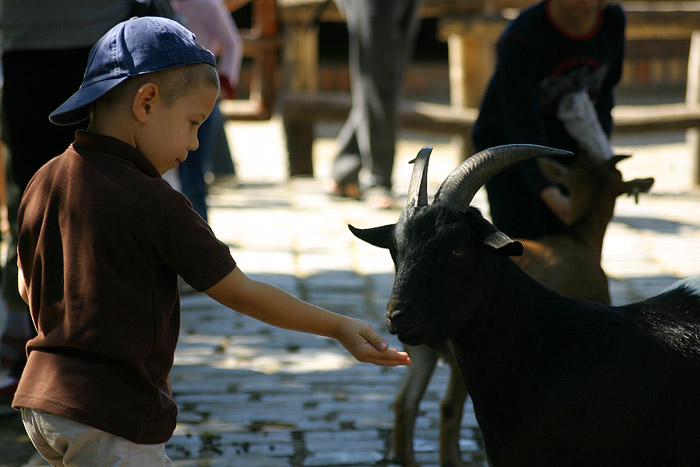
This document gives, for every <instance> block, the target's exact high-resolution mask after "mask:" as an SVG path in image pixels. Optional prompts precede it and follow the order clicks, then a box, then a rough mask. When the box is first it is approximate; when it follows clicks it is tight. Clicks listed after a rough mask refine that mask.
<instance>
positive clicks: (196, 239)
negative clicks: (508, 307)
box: [154, 197, 236, 292]
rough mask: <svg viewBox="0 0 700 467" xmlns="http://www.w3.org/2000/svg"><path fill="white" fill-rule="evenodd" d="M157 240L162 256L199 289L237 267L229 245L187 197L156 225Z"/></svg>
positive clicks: (203, 288)
mask: <svg viewBox="0 0 700 467" xmlns="http://www.w3.org/2000/svg"><path fill="white" fill-rule="evenodd" d="M154 242H155V249H156V252H157V253H158V255H159V256H160V257H161V259H162V260H163V261H164V262H165V263H166V264H167V265H168V266H169V267H170V268H172V269H173V270H174V271H175V272H176V273H177V274H178V275H180V276H181V277H182V278H183V279H184V280H185V282H187V283H188V284H189V285H190V286H192V288H193V289H195V290H196V291H198V292H203V291H205V290H207V289H209V288H211V287H212V286H214V285H215V284H216V283H217V282H219V281H220V280H221V279H223V278H224V277H225V276H226V275H227V274H229V273H230V272H231V271H233V269H234V268H235V267H236V262H235V261H234V259H233V257H232V256H231V252H230V250H229V247H228V245H226V244H225V243H223V242H222V241H220V240H219V239H218V238H216V235H214V232H213V231H212V230H211V228H210V227H209V225H208V224H207V223H206V222H205V221H204V220H203V219H202V218H201V217H200V216H199V214H197V213H196V212H195V211H194V209H192V207H191V205H190V204H189V202H188V201H187V200H186V198H184V197H183V198H182V199H181V201H180V202H178V203H177V204H176V205H175V207H174V208H173V209H172V211H170V213H169V214H168V215H167V216H165V218H164V219H163V221H162V222H161V223H160V225H159V226H158V227H157V228H156V231H155V237H154Z"/></svg>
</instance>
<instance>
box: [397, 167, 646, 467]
mask: <svg viewBox="0 0 700 467" xmlns="http://www.w3.org/2000/svg"><path fill="white" fill-rule="evenodd" d="M627 157H629V156H614V157H613V158H612V159H610V160H608V161H606V162H604V163H601V162H598V161H594V160H591V159H588V158H584V157H582V158H579V160H578V161H577V162H576V164H575V165H574V166H573V167H572V168H570V169H569V168H567V167H564V166H563V165H561V164H559V163H556V162H554V161H553V160H551V159H539V160H538V163H539V164H540V167H541V168H542V170H543V171H544V172H545V174H546V175H547V176H548V177H549V178H550V179H552V180H554V181H556V182H558V183H560V184H561V185H563V186H565V187H566V188H567V189H568V190H569V193H570V199H571V213H572V219H574V220H573V221H572V223H571V224H570V225H569V226H567V227H566V228H565V229H563V230H561V231H559V232H557V233H554V234H550V235H547V236H545V237H543V238H541V239H539V240H522V239H520V242H522V244H523V247H524V253H523V255H522V256H519V257H518V256H515V257H512V259H513V261H514V262H515V263H516V264H518V265H519V266H520V267H521V268H522V269H523V270H524V271H525V272H527V273H528V274H529V275H530V276H532V277H533V278H535V279H536V280H537V281H539V282H540V283H542V284H544V285H546V286H548V287H549V288H551V289H553V290H555V291H557V292H559V293H561V294H562V295H566V296H570V297H575V298H582V299H585V300H590V301H595V302H599V303H604V304H609V303H610V294H609V291H608V279H607V276H606V275H605V272H604V271H603V269H602V268H601V266H600V260H601V252H602V248H603V237H604V235H605V231H606V229H607V226H608V223H609V222H610V220H611V219H612V216H613V212H614V209H615V200H616V199H617V197H618V196H620V195H622V194H628V195H632V196H635V198H636V196H637V194H639V193H641V192H648V191H649V189H650V188H651V186H652V184H653V183H654V179H653V178H646V179H635V180H631V181H627V182H625V181H623V180H622V175H621V174H620V172H619V170H617V169H616V168H615V165H616V164H617V162H619V161H620V160H623V159H625V158H627ZM405 347H406V351H407V352H408V353H409V355H410V356H411V360H412V364H411V366H410V367H409V368H408V370H407V373H406V375H405V376H404V379H403V382H402V384H401V387H400V389H399V392H398V394H397V396H396V399H395V404H394V412H395V419H394V434H393V440H392V453H393V457H394V460H395V461H396V462H398V463H399V464H401V465H403V466H416V465H418V464H417V463H416V460H415V456H414V452H413V433H414V428H415V421H416V417H417V415H418V406H419V404H420V401H421V399H422V397H423V394H424V392H425V389H426V387H427V385H428V383H429V381H430V377H431V375H432V373H433V371H434V369H435V365H436V363H437V361H438V358H439V357H443V358H444V359H445V360H446V361H447V363H448V364H449V365H450V379H449V382H448V385H447V389H446V392H445V395H444V397H443V399H442V402H441V405H440V417H441V421H440V438H439V439H440V465H443V466H452V467H457V466H460V465H463V464H462V462H461V456H460V452H459V437H460V425H461V421H462V411H463V409H464V403H465V402H466V399H467V391H466V388H465V387H464V384H463V381H462V378H461V376H460V374H459V371H458V370H457V367H456V365H455V363H454V362H453V361H451V358H450V357H448V356H446V355H438V354H437V353H436V352H435V351H433V350H432V349H430V348H429V347H427V346H424V345H421V346H408V345H407V346H405Z"/></svg>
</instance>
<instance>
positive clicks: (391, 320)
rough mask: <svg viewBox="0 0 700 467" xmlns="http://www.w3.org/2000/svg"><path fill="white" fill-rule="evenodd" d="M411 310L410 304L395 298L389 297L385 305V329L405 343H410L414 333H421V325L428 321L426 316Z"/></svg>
mask: <svg viewBox="0 0 700 467" xmlns="http://www.w3.org/2000/svg"><path fill="white" fill-rule="evenodd" d="M411 311H412V308H411V307H410V305H408V304H407V303H401V302H399V301H398V300H395V299H390V300H389V303H387V305H386V327H387V329H388V330H389V332H390V333H391V334H393V335H398V336H399V339H400V340H401V341H402V342H404V343H406V344H411V343H412V342H413V341H414V340H415V337H416V335H419V334H421V329H422V327H423V325H424V324H425V323H426V321H428V318H427V317H424V316H422V315H420V314H417V313H412V312H411Z"/></svg>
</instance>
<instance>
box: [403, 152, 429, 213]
mask: <svg viewBox="0 0 700 467" xmlns="http://www.w3.org/2000/svg"><path fill="white" fill-rule="evenodd" d="M431 152H433V148H432V147H431V146H424V147H423V148H422V149H421V150H420V151H418V155H417V156H416V158H415V159H413V160H412V161H411V162H410V164H413V173H411V184H410V185H409V186H408V201H407V202H406V207H416V208H417V207H420V206H427V205H428V159H429V158H430V153H431Z"/></svg>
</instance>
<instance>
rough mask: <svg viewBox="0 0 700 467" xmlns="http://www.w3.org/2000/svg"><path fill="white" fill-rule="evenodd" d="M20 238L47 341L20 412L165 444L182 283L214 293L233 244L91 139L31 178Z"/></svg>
mask: <svg viewBox="0 0 700 467" xmlns="http://www.w3.org/2000/svg"><path fill="white" fill-rule="evenodd" d="M18 230H19V247H18V249H19V261H20V265H21V267H22V270H23V272H24V275H25V280H26V283H27V287H28V290H29V299H30V310H31V314H32V319H33V320H34V325H35V326H36V328H37V330H38V336H37V337H35V338H34V339H32V340H30V341H29V343H28V344H27V352H28V355H29V357H28V361H27V366H26V368H25V370H24V374H23V375H22V378H21V380H20V385H19V388H18V390H17V393H16V395H15V399H14V401H13V406H14V407H29V408H34V409H40V410H44V411H46V412H50V413H53V414H56V415H61V416H63V417H66V418H69V419H72V420H75V421H77V422H80V423H84V424H86V425H90V426H93V427H95V428H99V429H101V430H104V431H107V432H109V433H113V434H115V435H118V436H121V437H124V438H126V439H128V440H131V441H134V442H136V443H143V444H152V443H162V442H165V441H167V440H168V439H169V438H170V436H171V435H172V432H173V430H174V429H175V422H176V417H177V408H176V406H175V402H174V401H173V398H172V393H171V390H170V384H169V381H168V373H169V371H170V368H171V367H172V364H173V356H174V353H175V346H176V343H177V338H178V332H179V326H180V302H179V294H178V289H177V275H178V274H179V275H180V276H182V277H183V278H184V279H185V280H186V281H187V282H188V283H189V284H190V285H191V286H192V287H193V288H194V289H196V290H199V291H203V290H206V289H208V288H210V287H211V286H213V285H214V284H216V283H217V282H218V281H220V280H221V279H222V278H223V277H224V276H226V275H227V274H228V273H230V272H231V271H232V270H233V269H234V268H235V262H234V260H233V258H232V257H231V255H230V252H229V248H228V246H226V245H225V244H224V243H222V242H220V241H219V240H217V239H216V237H215V236H214V234H213V232H212V231H211V229H210V228H209V226H208V225H207V223H206V222H204V221H203V220H202V219H201V217H199V215H198V214H197V213H196V212H195V211H194V210H193V209H192V207H191V205H190V203H189V201H187V199H186V198H185V197H184V196H183V195H182V194H180V193H178V192H177V191H175V190H173V189H172V188H171V187H170V185H168V183H167V182H166V181H164V180H163V179H162V178H161V177H160V175H159V174H158V172H157V171H156V169H155V168H154V167H153V165H152V164H151V163H150V162H149V161H148V160H147V159H146V158H145V157H144V156H143V155H142V154H141V153H140V152H138V151H137V150H136V149H135V148H133V147H132V146H130V145H128V144H126V143H124V142H121V141H119V140H117V139H114V138H110V137H106V136H102V135H97V134H94V133H87V132H78V133H76V141H75V142H74V143H73V145H71V146H70V147H69V148H68V149H67V150H66V152H64V153H63V154H62V155H60V156H58V157H56V158H54V159H53V160H51V161H50V162H48V163H47V164H46V165H44V166H43V167H42V168H41V169H40V170H39V171H38V172H37V173H36V175H35V176H34V178H33V179H32V180H31V182H30V183H29V185H28V187H27V189H26V191H25V193H24V196H23V199H22V204H21V206H20V210H19V216H18Z"/></svg>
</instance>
